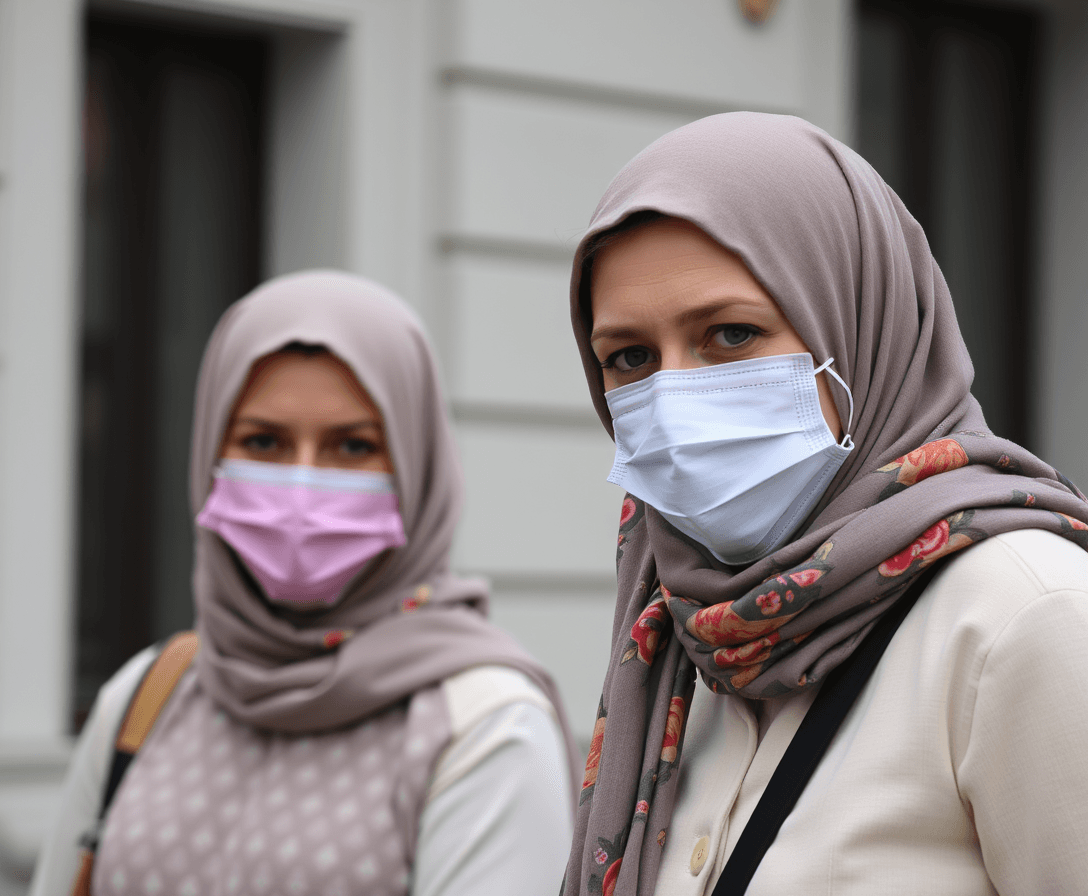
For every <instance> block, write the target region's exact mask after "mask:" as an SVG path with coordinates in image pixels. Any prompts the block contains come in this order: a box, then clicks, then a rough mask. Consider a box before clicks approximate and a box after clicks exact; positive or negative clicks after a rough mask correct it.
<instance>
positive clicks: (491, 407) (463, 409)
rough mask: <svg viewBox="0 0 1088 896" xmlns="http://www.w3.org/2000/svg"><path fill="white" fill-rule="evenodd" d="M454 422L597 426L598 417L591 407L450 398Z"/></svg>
mask: <svg viewBox="0 0 1088 896" xmlns="http://www.w3.org/2000/svg"><path fill="white" fill-rule="evenodd" d="M450 409H451V411H452V412H453V419H454V420H455V421H456V422H458V423H484V424H489V425H499V426H545V427H559V428H563V429H591V430H593V431H594V432H597V431H599V430H600V426H601V421H600V420H599V419H598V417H597V415H596V413H594V411H593V409H592V408H586V409H585V410H581V409H578V408H562V407H548V406H540V407H533V406H531V405H509V404H499V403H496V402H490V401H488V402H483V401H465V400H463V399H454V400H453V401H452V402H451V403H450Z"/></svg>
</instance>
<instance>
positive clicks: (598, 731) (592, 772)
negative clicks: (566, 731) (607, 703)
mask: <svg viewBox="0 0 1088 896" xmlns="http://www.w3.org/2000/svg"><path fill="white" fill-rule="evenodd" d="M603 712H604V711H603V710H599V711H598V713H599V714H598V716H597V724H595V725H594V726H593V739H592V740H591V741H590V742H589V756H588V757H587V758H586V772H585V775H584V776H583V778H582V791H583V792H584V791H586V790H587V789H588V788H590V787H592V786H593V785H594V784H596V783H597V767H598V766H599V765H600V764H601V750H602V749H603V748H604V728H605V722H606V717H605V715H604V714H603Z"/></svg>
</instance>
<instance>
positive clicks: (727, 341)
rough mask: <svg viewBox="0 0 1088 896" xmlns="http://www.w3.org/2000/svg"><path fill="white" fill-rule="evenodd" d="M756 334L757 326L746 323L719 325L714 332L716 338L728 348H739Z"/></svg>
mask: <svg viewBox="0 0 1088 896" xmlns="http://www.w3.org/2000/svg"><path fill="white" fill-rule="evenodd" d="M755 335H756V329H755V327H750V326H748V325H746V324H728V325H726V326H724V327H719V328H718V329H717V330H716V331H715V333H714V340H715V341H716V342H718V343H719V344H721V345H724V346H725V347H726V348H737V347H739V346H741V345H744V343H746V342H747V341H748V340H749V339H751V338H752V337H753V336H755Z"/></svg>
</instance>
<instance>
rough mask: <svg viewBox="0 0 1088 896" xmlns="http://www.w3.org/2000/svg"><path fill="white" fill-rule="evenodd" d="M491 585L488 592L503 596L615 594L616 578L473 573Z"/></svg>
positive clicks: (579, 574)
mask: <svg viewBox="0 0 1088 896" xmlns="http://www.w3.org/2000/svg"><path fill="white" fill-rule="evenodd" d="M475 574H476V575H480V576H483V577H484V578H485V579H487V580H488V581H489V582H490V583H491V591H492V593H501V594H502V596H503V597H513V598H517V597H521V596H524V597H539V596H540V595H541V594H563V593H571V592H585V591H601V592H604V593H605V594H608V595H613V594H615V592H616V577H615V576H614V575H612V574H611V573H592V572H538V573H534V572H510V573H507V572H495V573H489V572H487V571H486V570H484V571H476V572H475Z"/></svg>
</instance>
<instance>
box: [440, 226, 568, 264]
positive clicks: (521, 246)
mask: <svg viewBox="0 0 1088 896" xmlns="http://www.w3.org/2000/svg"><path fill="white" fill-rule="evenodd" d="M578 236H579V238H580V237H581V234H579V235H578ZM576 245H577V243H576V242H572V243H570V244H569V245H567V244H564V243H560V242H555V243H547V242H544V241H542V240H541V241H537V240H519V239H510V238H508V237H497V236H475V235H470V234H445V235H443V236H441V237H439V239H438V251H439V252H440V253H441V254H443V255H453V254H460V255H476V256H481V257H484V258H503V259H513V260H516V261H535V262H546V263H548V264H557V265H563V266H566V267H569V266H570V264H571V262H572V261H573V260H574V249H575V246H576Z"/></svg>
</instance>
